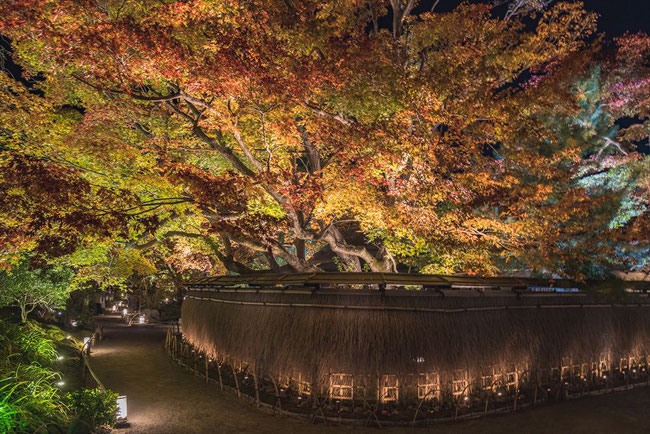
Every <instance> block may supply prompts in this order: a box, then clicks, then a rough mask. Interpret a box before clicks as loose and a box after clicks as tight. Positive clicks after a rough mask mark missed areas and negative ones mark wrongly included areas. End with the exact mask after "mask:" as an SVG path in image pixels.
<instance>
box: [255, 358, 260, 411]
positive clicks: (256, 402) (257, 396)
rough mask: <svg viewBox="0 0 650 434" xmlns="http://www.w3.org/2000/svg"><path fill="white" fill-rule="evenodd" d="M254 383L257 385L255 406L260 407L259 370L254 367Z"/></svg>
mask: <svg viewBox="0 0 650 434" xmlns="http://www.w3.org/2000/svg"><path fill="white" fill-rule="evenodd" d="M253 383H254V384H255V404H256V405H257V406H258V407H260V389H259V385H258V383H257V368H255V367H253Z"/></svg>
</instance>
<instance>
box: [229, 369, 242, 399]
mask: <svg viewBox="0 0 650 434" xmlns="http://www.w3.org/2000/svg"><path fill="white" fill-rule="evenodd" d="M230 367H231V368H232V375H233V377H235V389H237V398H241V392H240V391H239V379H238V378H237V371H236V370H235V366H234V365H231V366H230Z"/></svg>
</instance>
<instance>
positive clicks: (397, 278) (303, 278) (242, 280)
mask: <svg viewBox="0 0 650 434" xmlns="http://www.w3.org/2000/svg"><path fill="white" fill-rule="evenodd" d="M601 283H602V282H601V281H586V282H576V281H572V280H568V279H552V278H548V279H535V278H527V277H509V276H495V277H492V276H490V277H482V276H445V275H439V274H406V273H350V272H348V273H331V272H322V273H256V274H247V275H239V276H228V275H226V276H216V277H195V278H193V279H191V280H189V281H188V282H187V286H189V287H201V286H214V287H233V286H267V287H268V286H311V287H320V286H354V285H377V286H389V287H391V286H422V287H424V288H449V287H452V286H453V287H462V286H468V287H481V286H484V287H497V288H526V287H552V288H582V287H585V286H589V285H590V284H601ZM627 285H629V286H630V287H631V288H635V289H641V290H644V291H647V290H648V289H650V282H643V281H630V282H627Z"/></svg>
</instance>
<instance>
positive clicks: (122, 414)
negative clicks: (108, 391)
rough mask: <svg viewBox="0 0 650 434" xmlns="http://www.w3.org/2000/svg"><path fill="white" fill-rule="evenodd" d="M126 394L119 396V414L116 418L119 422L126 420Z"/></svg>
mask: <svg viewBox="0 0 650 434" xmlns="http://www.w3.org/2000/svg"><path fill="white" fill-rule="evenodd" d="M126 415H127V412H126V395H122V396H118V397H117V414H116V418H117V421H118V422H124V421H126Z"/></svg>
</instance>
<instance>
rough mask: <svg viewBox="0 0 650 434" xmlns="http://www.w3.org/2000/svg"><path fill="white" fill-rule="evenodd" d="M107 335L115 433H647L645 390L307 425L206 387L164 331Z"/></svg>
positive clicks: (102, 349) (101, 351)
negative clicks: (174, 357) (439, 418)
mask: <svg viewBox="0 0 650 434" xmlns="http://www.w3.org/2000/svg"><path fill="white" fill-rule="evenodd" d="M98 320H99V322H101V323H102V324H103V325H104V340H103V341H101V342H99V343H98V345H97V346H96V347H95V348H94V349H93V353H92V363H93V367H94V368H95V370H96V372H97V374H98V375H99V377H100V378H101V379H102V381H103V382H104V385H105V386H106V387H108V388H110V389H112V390H115V391H116V392H118V393H120V394H124V395H127V397H128V406H129V409H128V411H129V417H128V418H129V423H130V426H129V427H126V428H121V429H116V430H115V433H116V434H122V433H147V434H167V433H170V434H171V433H174V434H184V433H341V432H343V433H348V432H352V433H374V434H377V433H379V432H389V433H398V432H399V433H410V434H417V433H423V432H426V433H434V434H437V433H443V432H444V433H459V434H461V433H462V434H464V433H466V434H470V433H477V434H478V433H481V434H484V433H486V434H487V433H509V432H520V433H526V434H528V433H558V432H563V433H589V434H593V433H608V434H609V433H650V411H649V410H648V409H650V389H647V388H640V389H636V390H631V391H628V392H623V393H616V394H609V395H605V396H598V397H588V398H585V399H580V400H575V401H571V402H566V403H561V404H557V405H550V406H543V407H539V408H536V409H533V410H529V411H524V412H521V413H517V414H514V415H506V416H499V417H491V418H484V419H479V420H474V421H469V422H462V423H457V424H445V425H436V426H434V427H431V428H415V429H408V428H407V429H404V428H400V429H397V428H396V429H384V430H381V431H380V430H378V429H377V428H361V427H350V426H323V425H312V424H308V423H306V422H302V421H298V420H295V419H291V418H286V417H281V416H272V415H269V414H266V413H263V412H261V411H259V410H257V409H256V408H254V407H251V406H250V405H249V404H248V403H246V402H244V401H242V400H238V399H237V398H236V397H235V396H234V395H233V394H231V393H230V392H221V391H219V390H218V389H217V388H216V387H215V386H214V385H206V384H205V383H204V382H203V381H202V380H201V379H200V378H198V377H194V376H192V375H191V374H190V373H189V372H188V371H186V370H184V369H182V368H180V367H179V366H178V365H176V364H175V363H174V362H172V361H171V360H170V359H169V358H168V357H167V355H166V353H165V352H164V350H163V347H162V343H163V341H164V338H165V333H166V329H165V328H163V327H154V326H140V325H134V326H132V327H126V326H125V325H123V324H121V323H120V320H119V317H116V316H102V317H98Z"/></svg>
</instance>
